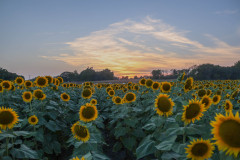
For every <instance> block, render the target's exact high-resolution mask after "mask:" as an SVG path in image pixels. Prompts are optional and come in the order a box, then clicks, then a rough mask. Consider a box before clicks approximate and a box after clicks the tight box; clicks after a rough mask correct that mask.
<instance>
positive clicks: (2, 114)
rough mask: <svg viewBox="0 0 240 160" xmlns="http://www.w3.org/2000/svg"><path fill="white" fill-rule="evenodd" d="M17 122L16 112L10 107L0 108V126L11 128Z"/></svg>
mask: <svg viewBox="0 0 240 160" xmlns="http://www.w3.org/2000/svg"><path fill="white" fill-rule="evenodd" d="M16 123H18V114H17V113H16V112H15V111H14V110H13V109H12V108H5V107H1V108H0V128H1V129H4V130H6V129H7V128H8V129H12V128H13V127H14V125H15V124H16Z"/></svg>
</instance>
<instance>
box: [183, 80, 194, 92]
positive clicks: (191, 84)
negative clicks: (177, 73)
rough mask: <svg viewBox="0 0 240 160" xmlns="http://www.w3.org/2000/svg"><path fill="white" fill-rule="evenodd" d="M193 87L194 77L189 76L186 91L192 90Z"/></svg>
mask: <svg viewBox="0 0 240 160" xmlns="http://www.w3.org/2000/svg"><path fill="white" fill-rule="evenodd" d="M192 88H193V78H192V77H189V78H187V79H186V80H185V84H184V92H188V91H190V90H192Z"/></svg>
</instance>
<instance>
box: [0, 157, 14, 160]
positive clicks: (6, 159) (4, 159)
mask: <svg viewBox="0 0 240 160" xmlns="http://www.w3.org/2000/svg"><path fill="white" fill-rule="evenodd" d="M2 160H12V158H11V157H9V156H4V157H2Z"/></svg>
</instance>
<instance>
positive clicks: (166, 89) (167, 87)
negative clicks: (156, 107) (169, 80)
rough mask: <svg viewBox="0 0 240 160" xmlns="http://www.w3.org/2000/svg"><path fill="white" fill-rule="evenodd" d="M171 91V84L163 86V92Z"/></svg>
mask: <svg viewBox="0 0 240 160" xmlns="http://www.w3.org/2000/svg"><path fill="white" fill-rule="evenodd" d="M170 89H171V86H170V85H169V84H163V90H164V91H169V90H170Z"/></svg>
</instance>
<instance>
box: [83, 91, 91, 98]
mask: <svg viewBox="0 0 240 160" xmlns="http://www.w3.org/2000/svg"><path fill="white" fill-rule="evenodd" d="M82 97H83V98H85V99H89V98H91V97H92V90H90V89H84V90H83V91H82Z"/></svg>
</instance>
